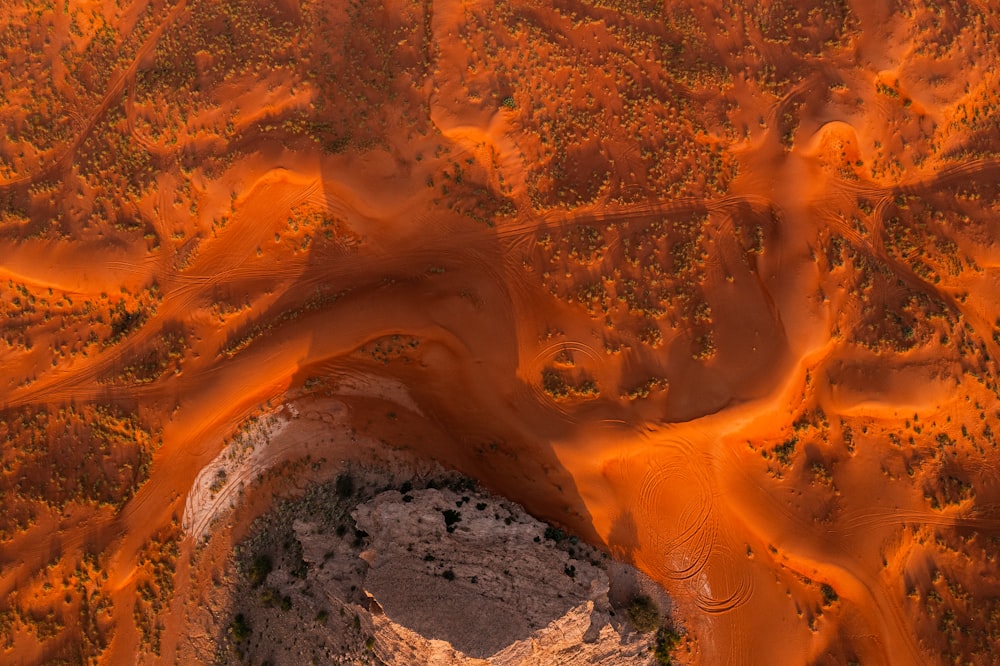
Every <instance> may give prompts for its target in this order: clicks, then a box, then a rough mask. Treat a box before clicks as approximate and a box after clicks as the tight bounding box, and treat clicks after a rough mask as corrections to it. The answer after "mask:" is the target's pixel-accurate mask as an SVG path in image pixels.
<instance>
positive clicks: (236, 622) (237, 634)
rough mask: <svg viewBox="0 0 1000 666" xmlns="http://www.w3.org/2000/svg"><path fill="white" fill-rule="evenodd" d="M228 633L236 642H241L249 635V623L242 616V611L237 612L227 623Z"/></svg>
mask: <svg viewBox="0 0 1000 666" xmlns="http://www.w3.org/2000/svg"><path fill="white" fill-rule="evenodd" d="M229 634H230V635H231V636H232V637H233V640H234V641H236V642H237V643H242V642H243V641H245V640H246V639H247V638H249V637H250V625H249V624H247V619H246V618H245V617H243V613H237V614H236V617H234V618H233V621H232V622H231V623H230V624H229Z"/></svg>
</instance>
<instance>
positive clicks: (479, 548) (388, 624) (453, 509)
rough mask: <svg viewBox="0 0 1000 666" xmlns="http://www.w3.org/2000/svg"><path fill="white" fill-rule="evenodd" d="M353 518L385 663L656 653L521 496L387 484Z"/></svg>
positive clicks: (588, 567)
mask: <svg viewBox="0 0 1000 666" xmlns="http://www.w3.org/2000/svg"><path fill="white" fill-rule="evenodd" d="M354 518H355V521H356V522H357V526H358V529H360V530H363V531H364V532H366V533H368V535H369V538H370V540H369V545H368V548H367V550H365V552H363V553H362V554H361V558H362V559H363V560H365V561H366V562H367V563H368V568H367V571H366V572H365V573H364V578H363V582H362V588H363V590H364V592H365V593H366V594H367V595H368V596H369V598H370V599H371V604H370V613H371V618H370V621H371V625H372V627H373V628H374V646H373V650H374V652H375V654H376V656H377V657H378V658H379V659H381V660H382V661H383V662H385V663H386V664H399V665H400V666H402V665H404V664H406V665H410V664H430V665H442V666H443V665H448V666H451V665H459V664H462V665H466V664H469V665H471V664H496V665H498V666H515V665H520V664H537V665H539V666H542V665H543V664H544V665H546V666H548V665H552V664H567V665H568V664H612V665H613V664H649V663H651V662H652V659H651V656H650V653H649V638H648V637H645V636H640V635H637V634H636V633H635V632H633V631H631V630H630V629H627V628H626V627H625V626H624V625H623V624H622V623H621V622H619V621H617V620H620V619H621V618H620V616H619V617H618V618H614V620H615V621H613V618H612V617H611V615H610V612H609V611H611V607H610V604H609V602H608V577H607V575H606V574H605V572H604V571H603V570H602V569H601V568H600V567H598V566H594V565H592V564H591V563H590V562H588V561H586V560H585V559H576V558H571V557H570V556H569V554H568V553H567V552H565V551H564V550H562V549H560V548H557V547H556V546H555V544H554V543H553V542H552V541H551V540H549V539H546V538H545V529H546V526H545V525H544V524H542V523H540V522H538V521H536V520H535V519H533V518H531V517H530V516H528V515H527V514H525V513H524V511H523V510H522V509H521V508H520V507H518V506H517V505H515V504H513V503H510V502H507V501H505V500H502V499H498V498H493V497H487V496H483V495H478V494H475V493H455V492H452V491H450V490H430V489H429V490H420V491H414V492H413V493H411V494H409V495H407V496H405V498H404V496H403V495H401V494H400V493H399V492H396V491H388V492H385V493H382V494H380V495H378V496H376V497H375V498H374V499H373V500H371V501H370V502H368V503H366V504H363V505H361V506H359V507H358V508H357V509H356V510H355V512H354ZM302 536H305V541H308V536H306V535H304V534H303V535H302ZM303 546H304V551H307V552H308V551H309V550H312V549H311V548H309V547H307V544H306V543H303ZM581 558H582V555H581Z"/></svg>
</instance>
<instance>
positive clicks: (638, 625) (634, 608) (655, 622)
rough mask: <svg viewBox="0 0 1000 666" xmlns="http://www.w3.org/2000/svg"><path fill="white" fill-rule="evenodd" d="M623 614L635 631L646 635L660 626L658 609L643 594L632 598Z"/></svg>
mask: <svg viewBox="0 0 1000 666" xmlns="http://www.w3.org/2000/svg"><path fill="white" fill-rule="evenodd" d="M625 612H626V613H627V614H628V619H629V622H631V623H632V626H633V627H634V628H635V630H636V631H639V632H641V633H647V632H650V631H653V630H655V629H656V628H657V627H659V626H660V619H661V618H660V609H659V608H657V607H656V603H655V602H654V601H653V600H652V599H650V598H649V597H647V596H646V595H644V594H640V595H638V596H636V597H635V598H633V599H632V601H630V602H629V605H628V608H627V609H626V611H625Z"/></svg>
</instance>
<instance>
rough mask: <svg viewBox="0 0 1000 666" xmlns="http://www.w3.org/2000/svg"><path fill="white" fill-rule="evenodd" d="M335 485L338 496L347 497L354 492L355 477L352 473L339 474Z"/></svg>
mask: <svg viewBox="0 0 1000 666" xmlns="http://www.w3.org/2000/svg"><path fill="white" fill-rule="evenodd" d="M334 487H335V489H336V491H337V496H338V497H341V498H343V499H347V498H348V497H350V496H351V495H353V494H354V477H353V476H351V475H350V474H338V475H337V480H336V481H335V482H334Z"/></svg>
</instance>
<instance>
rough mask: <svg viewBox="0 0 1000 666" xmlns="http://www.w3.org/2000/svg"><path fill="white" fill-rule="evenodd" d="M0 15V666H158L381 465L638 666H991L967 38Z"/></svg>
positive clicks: (688, 23)
mask: <svg viewBox="0 0 1000 666" xmlns="http://www.w3.org/2000/svg"><path fill="white" fill-rule="evenodd" d="M0 6H2V14H0V15H2V28H0V63H3V66H2V67H0V119H2V122H3V125H4V127H5V128H6V132H5V134H3V135H0V309H2V312H0V315H2V318H0V340H2V343H0V368H2V369H3V371H2V372H0V409H2V413H0V443H2V449H0V458H2V467H0V493H2V497H3V506H4V509H3V511H2V512H0V662H2V663H5V664H8V663H9V664H39V663H84V662H85V663H100V664H124V663H175V662H176V663H183V661H184V658H183V655H184V644H185V642H187V641H191V640H194V639H195V638H204V637H199V636H198V635H197V632H198V628H197V627H192V626H191V623H190V621H189V619H188V617H189V613H188V610H189V609H190V608H191V606H192V605H194V604H197V603H198V602H197V599H198V590H199V589H200V586H205V585H210V584H211V583H210V582H209V581H210V580H211V576H212V575H214V573H213V572H217V571H218V570H219V567H221V566H222V564H221V562H222V561H223V560H224V559H225V555H226V553H228V552H229V550H230V548H231V546H232V544H233V543H234V542H235V541H236V540H238V538H240V537H241V535H243V534H245V533H246V530H247V529H248V525H249V522H250V520H251V519H252V517H253V516H256V515H259V514H260V512H262V511H264V510H265V509H266V508H267V506H268V505H269V503H270V501H271V498H272V497H273V496H275V495H280V494H283V493H284V494H287V493H292V492H295V490H296V489H301V488H303V487H304V486H305V484H306V483H307V482H309V481H310V480H316V479H325V478H330V477H331V475H334V474H336V472H337V470H338V469H340V468H341V466H342V465H343V463H344V462H345V461H348V460H360V461H366V462H378V463H382V464H397V463H398V462H399V461H400V460H402V459H407V460H411V461H420V460H425V461H436V462H439V463H441V464H443V465H445V466H447V467H450V468H454V469H457V470H459V471H461V472H462V473H465V474H467V475H469V476H471V477H473V478H475V479H477V480H479V481H480V482H481V483H483V484H484V485H485V486H486V487H487V488H489V489H490V490H492V491H494V492H497V493H499V494H502V495H504V496H506V497H509V498H511V499H513V500H515V501H517V502H520V503H521V504H523V505H524V506H525V507H526V508H527V509H528V511H529V512H531V513H532V514H534V515H536V516H538V517H540V518H542V519H544V520H547V521H549V522H553V523H555V524H559V525H562V526H564V527H565V528H567V529H568V530H570V531H572V532H574V533H576V534H579V535H580V536H581V537H582V538H584V539H586V540H588V541H590V542H592V543H593V544H595V545H597V546H599V547H601V548H603V549H605V550H606V551H607V552H609V553H610V554H611V555H612V556H614V557H616V558H619V559H622V560H625V561H629V562H632V563H634V564H635V565H637V566H638V567H640V568H641V569H642V570H644V571H645V572H647V573H649V574H650V575H651V576H652V577H653V578H655V579H656V580H657V581H658V582H659V583H661V584H662V585H663V586H664V588H665V589H666V591H667V592H668V593H669V594H670V595H671V596H672V597H673V599H674V601H675V606H676V609H675V617H674V621H675V622H676V623H677V624H678V626H680V627H681V628H682V629H683V632H684V634H685V639H684V643H683V645H682V647H681V648H680V650H679V651H678V652H677V653H676V654H675V659H676V660H677V661H678V662H679V663H693V664H711V665H714V664H754V665H756V664H839V663H849V662H854V663H861V664H865V665H866V666H867V665H868V664H887V665H888V664H892V665H896V664H925V663H926V664H937V663H949V664H950V663H963V664H964V663H972V664H992V663H996V661H997V659H998V657H997V650H998V649H1000V648H998V647H997V646H1000V565H998V562H997V559H998V555H1000V474H998V463H1000V454H998V452H997V448H996V446H997V445H996V440H995V437H996V432H995V431H1000V386H998V383H997V381H998V374H1000V373H998V370H1000V368H998V365H997V359H998V358H1000V279H998V278H1000V273H998V268H1000V242H998V241H1000V122H998V116H997V113H998V111H997V110H998V108H1000V106H998V105H1000V99H998V90H1000V87H998V85H997V76H998V74H997V72H1000V67H998V66H1000V62H998V58H997V50H996V43H997V38H998V35H997V33H998V30H1000V8H998V6H997V5H996V4H995V3H991V2H984V1H979V2H964V1H963V2H959V1H958V0H949V1H945V2H933V3H932V2H927V1H925V0H908V1H905V2H904V1H902V0H900V1H898V2H897V1H895V0H894V1H892V2H881V3H879V2H862V1H860V0H794V1H793V0H783V1H780V2H778V1H771V0H757V1H752V0H748V1H747V2H740V3H734V2H718V1H715V0H712V1H709V2H698V3H695V2H689V3H681V2H672V1H668V2H665V3H664V2H645V1H642V0H630V1H626V0H615V1H612V0H587V1H585V2H580V3H574V2H567V1H564V0H559V1H557V2H554V3H536V2H524V3H513V2H506V1H504V2H480V1H477V0H471V1H464V0H463V1H461V2H458V1H455V0H445V1H440V2H431V1H429V0H423V1H417V0H412V1H403V0H381V1H379V2H354V1H349V2H345V1H341V0H331V1H330V2H319V1H318V0H279V1H277V2H273V3H265V2H257V1H255V0H236V1H234V2H222V1H221V0H177V1H174V0H136V1H135V2H132V3H114V2H110V1H104V2H88V3H84V2H78V1H77V0H68V2H66V3H62V4H60V3H54V4H53V3H37V2H4V3H3V4H2V5H0ZM193 637H194V638H193ZM60 660H63V661H60Z"/></svg>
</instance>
